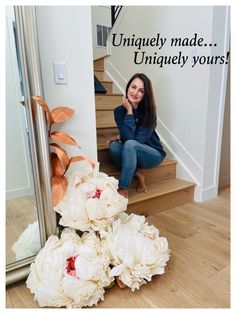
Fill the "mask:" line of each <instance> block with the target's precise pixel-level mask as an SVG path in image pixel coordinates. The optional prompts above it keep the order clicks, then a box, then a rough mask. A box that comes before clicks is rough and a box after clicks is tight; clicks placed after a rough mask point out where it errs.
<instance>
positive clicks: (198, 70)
mask: <svg viewBox="0 0 236 314" xmlns="http://www.w3.org/2000/svg"><path fill="white" fill-rule="evenodd" d="M225 15H226V8H225V7H223V6H222V7H218V8H214V7H212V6H188V7H184V6H176V7H175V6H168V7H165V6H156V7H152V6H150V7H148V6H145V7H142V6H139V7H124V8H123V9H122V13H121V16H120V18H119V19H118V21H117V23H116V24H115V27H114V29H113V30H112V31H113V33H124V34H125V36H126V37H132V35H133V34H135V36H136V37H150V38H151V37H156V35H157V33H160V34H161V35H162V36H163V37H166V38H167V40H168V39H169V40H170V38H172V37H182V38H185V37H189V38H191V37H192V36H193V34H194V33H197V34H198V36H199V37H203V38H204V39H205V41H206V43H215V42H217V43H218V46H217V47H213V48H212V50H211V47H209V46H206V47H205V46H203V47H199V48H198V49H196V48H193V47H181V48H180V47H170V45H165V46H163V48H162V49H161V50H159V49H158V47H145V48H143V49H142V51H145V52H146V53H147V54H148V55H154V53H155V52H157V55H171V56H173V55H177V54H178V53H179V51H182V52H183V54H184V55H186V56H189V58H191V56H192V55H193V54H197V55H198V54H199V55H200V56H201V55H211V54H214V55H221V54H224V49H226V41H227V40H226V39H225V29H226V25H225V19H226V17H225ZM134 17H135V18H134ZM140 21H141V22H140ZM217 23H218V24H217ZM111 40H112V37H111V36H110V37H109V46H108V52H109V53H110V54H111V56H110V57H109V59H108V60H107V62H106V69H107V73H108V75H109V76H110V77H111V79H113V80H114V81H115V83H116V84H117V85H118V86H120V88H121V90H124V88H125V85H126V82H127V81H128V79H129V78H130V77H131V76H132V75H133V74H134V73H136V72H144V73H145V74H147V75H148V76H149V77H150V79H151V80H152V83H153V87H154V93H155V97H156V101H157V111H158V119H159V121H158V127H157V131H158V133H159V134H160V136H161V138H162V140H163V142H164V144H165V146H166V148H167V151H168V155H169V156H174V157H175V158H176V159H178V161H179V163H178V169H177V176H178V177H182V178H186V179H190V180H192V181H194V182H196V183H197V185H198V186H197V189H196V191H197V192H196V193H195V200H201V201H202V200H205V199H207V198H211V197H213V196H214V192H215V190H218V189H217V186H216V185H217V183H218V182H217V183H216V182H215V179H216V176H217V175H216V172H217V167H218V166H217V162H218V161H217V160H215V156H217V152H218V151H219V145H218V144H219V137H220V136H221V131H222V130H221V127H222V126H221V125H219V122H220V123H221V120H222V116H221V115H220V114H221V111H222V101H223V99H222V97H223V96H224V95H223V93H222V86H223V85H222V84H223V83H224V82H222V78H223V77H224V75H225V69H226V66H222V65H221V66H212V67H210V66H207V65H202V66H196V67H195V68H192V64H191V63H186V65H185V66H184V67H182V68H181V67H180V66H176V65H170V66H167V67H163V68H160V67H159V66H158V65H156V64H146V65H145V64H141V65H136V64H134V61H133V52H134V51H137V48H135V47H122V48H120V47H114V46H112V44H111ZM223 72H224V73H223ZM216 149H217V152H216ZM212 161H213V162H212ZM212 186H213V189H214V191H212V190H211V189H212ZM209 189H210V190H209ZM204 191H206V195H204V193H205V192H204Z"/></svg>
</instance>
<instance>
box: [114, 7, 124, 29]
mask: <svg viewBox="0 0 236 314" xmlns="http://www.w3.org/2000/svg"><path fill="white" fill-rule="evenodd" d="M122 7H123V6H122V5H112V6H111V27H113V25H114V24H115V22H116V20H117V18H118V16H119V14H120V11H121V9H122Z"/></svg>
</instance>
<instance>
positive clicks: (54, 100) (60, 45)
mask: <svg viewBox="0 0 236 314" xmlns="http://www.w3.org/2000/svg"><path fill="white" fill-rule="evenodd" d="M36 16H37V24H38V25H37V26H38V37H39V47H40V58H41V66H42V76H43V88H44V94H45V99H46V101H47V103H48V105H49V106H50V108H51V109H52V108H53V107H57V106H68V107H71V108H73V109H75V115H74V116H73V117H72V118H71V119H70V120H69V121H67V122H65V124H63V125H62V126H61V127H60V129H61V130H63V131H64V132H67V133H69V134H70V135H71V136H72V137H74V138H75V139H76V140H77V142H78V144H79V145H80V146H81V148H82V151H80V150H78V149H76V148H74V147H72V146H67V147H66V146H65V148H66V149H67V152H69V155H70V156H75V155H81V154H85V155H86V156H88V157H89V158H91V159H93V160H95V161H96V160H97V144H96V122H95V95H94V81H93V50H92V28H91V8H90V7H88V6H38V7H36ZM54 61H57V62H65V63H66V64H67V78H68V83H67V85H56V84H55V83H54V74H53V62H54ZM56 128H57V130H58V127H56Z"/></svg>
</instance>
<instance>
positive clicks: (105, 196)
mask: <svg viewBox="0 0 236 314" xmlns="http://www.w3.org/2000/svg"><path fill="white" fill-rule="evenodd" d="M79 174H80V175H81V177H80V176H79V175H78V171H77V174H76V173H74V174H71V175H69V176H68V187H67V191H66V194H65V196H64V198H63V199H62V200H61V202H60V203H59V204H58V205H57V206H55V207H54V209H55V211H57V212H58V213H59V214H60V215H61V219H60V222H59V223H60V224H61V225H63V226H66V227H71V228H75V229H79V230H81V231H89V230H95V231H100V230H101V229H103V228H105V227H106V226H107V225H109V224H111V223H112V221H113V220H114V218H115V217H116V216H117V214H119V213H121V212H122V211H125V210H126V208H127V202H128V200H127V199H126V198H124V197H123V196H121V195H120V194H119V193H118V192H117V189H118V181H117V180H116V179H115V178H114V177H109V176H108V175H106V174H105V173H101V172H96V173H95V174H94V177H93V176H92V173H91V172H89V175H88V174H84V175H83V173H82V171H79Z"/></svg>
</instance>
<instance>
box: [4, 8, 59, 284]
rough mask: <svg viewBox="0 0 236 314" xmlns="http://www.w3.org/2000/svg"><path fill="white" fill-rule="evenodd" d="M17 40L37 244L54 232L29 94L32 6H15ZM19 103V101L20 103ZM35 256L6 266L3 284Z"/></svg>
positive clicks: (39, 120) (41, 115)
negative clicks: (34, 198) (35, 211)
mask: <svg viewBox="0 0 236 314" xmlns="http://www.w3.org/2000/svg"><path fill="white" fill-rule="evenodd" d="M14 11H15V21H16V33H17V41H18V45H19V54H20V63H21V69H22V80H23V88H24V97H25V100H24V103H25V108H26V112H27V122H28V127H29V142H30V154H31V159H32V168H33V178H34V190H35V197H36V205H37V217H38V223H39V233H40V241H41V247H43V246H44V244H45V242H46V240H47V238H48V237H49V236H50V235H52V234H56V233H57V223H56V213H55V211H54V210H53V208H52V204H51V167H50V155H49V145H48V131H47V122H46V116H45V112H44V111H43V109H42V108H41V107H40V106H36V105H35V104H33V103H32V102H31V96H36V95H37V96H41V97H42V98H44V97H43V96H44V95H43V84H42V75H41V66H40V56H39V46H38V35H37V23H36V12H35V7H34V6H15V7H14ZM20 105H21V104H19V106H20ZM34 259H35V256H31V257H29V258H25V259H23V260H19V261H16V262H15V263H10V264H8V265H6V284H7V285H8V284H11V283H13V282H16V281H18V280H21V279H23V278H25V277H26V276H27V275H28V274H29V268H30V264H31V263H32V262H33V261H34Z"/></svg>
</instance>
